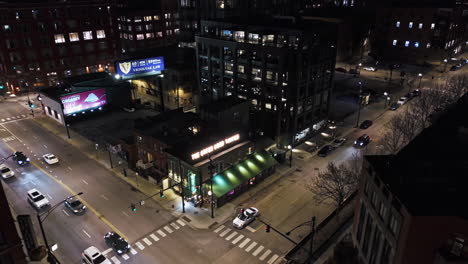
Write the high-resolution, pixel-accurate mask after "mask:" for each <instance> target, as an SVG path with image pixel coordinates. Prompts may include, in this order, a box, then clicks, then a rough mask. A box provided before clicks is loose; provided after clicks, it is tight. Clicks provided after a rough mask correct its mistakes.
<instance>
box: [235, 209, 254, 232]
mask: <svg viewBox="0 0 468 264" xmlns="http://www.w3.org/2000/svg"><path fill="white" fill-rule="evenodd" d="M258 215H259V212H258V209H257V208H254V207H250V208H247V209H241V212H240V214H239V215H237V217H236V218H234V220H232V225H233V226H234V227H235V228H238V229H242V228H244V227H246V226H247V225H248V224H250V223H251V222H253V220H255V217H257V216H258Z"/></svg>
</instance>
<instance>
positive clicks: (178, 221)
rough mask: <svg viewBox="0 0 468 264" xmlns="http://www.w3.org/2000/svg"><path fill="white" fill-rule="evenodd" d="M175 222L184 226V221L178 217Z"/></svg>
mask: <svg viewBox="0 0 468 264" xmlns="http://www.w3.org/2000/svg"><path fill="white" fill-rule="evenodd" d="M177 223H179V225H181V226H185V223H184V221H182V220H180V219H177Z"/></svg>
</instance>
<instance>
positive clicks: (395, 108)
mask: <svg viewBox="0 0 468 264" xmlns="http://www.w3.org/2000/svg"><path fill="white" fill-rule="evenodd" d="M398 107H400V104H399V103H392V104H391V105H390V107H389V109H390V110H392V111H396V110H397V109H398Z"/></svg>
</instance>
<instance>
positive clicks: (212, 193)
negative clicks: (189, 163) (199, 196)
mask: <svg viewBox="0 0 468 264" xmlns="http://www.w3.org/2000/svg"><path fill="white" fill-rule="evenodd" d="M208 159H209V160H210V165H209V166H208V171H209V173H210V192H211V195H210V196H211V197H210V198H211V201H210V203H211V218H214V192H213V160H212V159H211V155H209V156H208Z"/></svg>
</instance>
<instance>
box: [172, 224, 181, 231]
mask: <svg viewBox="0 0 468 264" xmlns="http://www.w3.org/2000/svg"><path fill="white" fill-rule="evenodd" d="M171 226H172V227H173V228H175V229H176V230H177V229H179V228H180V227H179V226H178V225H177V224H176V223H171Z"/></svg>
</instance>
